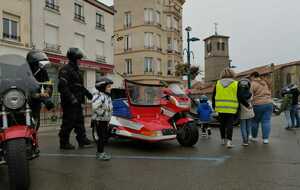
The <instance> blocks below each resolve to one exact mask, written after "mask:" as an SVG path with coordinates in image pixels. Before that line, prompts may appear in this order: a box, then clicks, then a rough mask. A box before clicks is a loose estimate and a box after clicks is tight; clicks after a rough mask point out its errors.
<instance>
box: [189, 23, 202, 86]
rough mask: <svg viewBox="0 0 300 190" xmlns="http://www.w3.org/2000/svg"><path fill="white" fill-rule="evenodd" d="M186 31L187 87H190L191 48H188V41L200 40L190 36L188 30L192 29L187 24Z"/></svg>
mask: <svg viewBox="0 0 300 190" xmlns="http://www.w3.org/2000/svg"><path fill="white" fill-rule="evenodd" d="M185 30H186V31H187V45H188V48H187V61H188V89H191V87H192V85H191V49H190V43H191V42H196V41H200V39H199V38H196V37H192V38H190V32H191V31H192V27H190V26H188V27H186V29H185Z"/></svg>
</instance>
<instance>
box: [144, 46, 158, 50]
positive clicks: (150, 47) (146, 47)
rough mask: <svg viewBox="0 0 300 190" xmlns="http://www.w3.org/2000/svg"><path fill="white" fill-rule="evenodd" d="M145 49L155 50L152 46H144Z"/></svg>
mask: <svg viewBox="0 0 300 190" xmlns="http://www.w3.org/2000/svg"><path fill="white" fill-rule="evenodd" d="M144 48H145V49H155V48H154V46H144Z"/></svg>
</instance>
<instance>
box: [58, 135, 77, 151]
mask: <svg viewBox="0 0 300 190" xmlns="http://www.w3.org/2000/svg"><path fill="white" fill-rule="evenodd" d="M58 136H59V144H60V146H59V147H60V149H62V150H74V149H75V146H74V145H72V144H71V143H70V141H69V138H68V137H64V136H63V135H62V134H61V133H59V135H58Z"/></svg>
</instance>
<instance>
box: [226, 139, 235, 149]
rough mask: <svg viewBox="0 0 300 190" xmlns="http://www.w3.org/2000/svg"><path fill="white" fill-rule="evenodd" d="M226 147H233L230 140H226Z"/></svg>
mask: <svg viewBox="0 0 300 190" xmlns="http://www.w3.org/2000/svg"><path fill="white" fill-rule="evenodd" d="M226 147H227V148H233V147H234V146H233V144H232V141H231V140H228V141H227V144H226Z"/></svg>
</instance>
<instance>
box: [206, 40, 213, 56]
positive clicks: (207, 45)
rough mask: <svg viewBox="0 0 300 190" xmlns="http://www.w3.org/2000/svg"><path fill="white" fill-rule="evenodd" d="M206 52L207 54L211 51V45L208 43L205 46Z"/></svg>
mask: <svg viewBox="0 0 300 190" xmlns="http://www.w3.org/2000/svg"><path fill="white" fill-rule="evenodd" d="M206 51H207V53H210V52H211V51H212V46H211V43H210V42H208V43H207V44H206Z"/></svg>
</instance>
